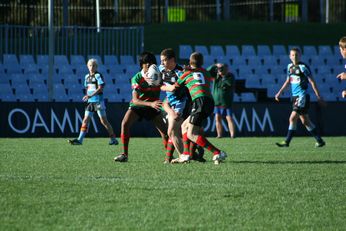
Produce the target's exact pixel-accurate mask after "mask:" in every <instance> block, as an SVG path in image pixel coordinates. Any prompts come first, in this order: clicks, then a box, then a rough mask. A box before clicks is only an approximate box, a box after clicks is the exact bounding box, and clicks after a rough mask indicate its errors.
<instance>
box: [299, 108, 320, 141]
mask: <svg viewBox="0 0 346 231" xmlns="http://www.w3.org/2000/svg"><path fill="white" fill-rule="evenodd" d="M299 118H300V121H301V122H302V124H303V125H304V126H305V128H306V130H308V131H309V132H310V134H311V135H312V136H313V137H315V139H316V141H317V143H316V144H315V146H316V147H323V146H324V145H325V144H326V143H325V142H324V140H323V139H322V138H321V136H320V135H319V134H318V133H317V131H316V126H315V124H313V123H312V122H311V120H310V117H309V115H308V114H302V115H300V116H299Z"/></svg>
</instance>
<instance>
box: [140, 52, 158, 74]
mask: <svg viewBox="0 0 346 231" xmlns="http://www.w3.org/2000/svg"><path fill="white" fill-rule="evenodd" d="M152 64H157V63H156V58H155V55H154V54H153V53H151V52H149V51H144V52H143V53H142V54H140V56H139V66H140V68H141V69H142V70H143V71H144V72H147V71H148V69H149V67H150V65H152Z"/></svg>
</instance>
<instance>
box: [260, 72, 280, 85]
mask: <svg viewBox="0 0 346 231" xmlns="http://www.w3.org/2000/svg"><path fill="white" fill-rule="evenodd" d="M259 78H260V79H261V84H262V86H264V87H267V86H270V85H272V84H276V82H277V80H276V78H275V75H270V74H261V75H259Z"/></svg>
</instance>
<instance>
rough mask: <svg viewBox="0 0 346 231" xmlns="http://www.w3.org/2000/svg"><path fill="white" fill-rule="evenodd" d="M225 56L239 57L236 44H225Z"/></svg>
mask: <svg viewBox="0 0 346 231" xmlns="http://www.w3.org/2000/svg"><path fill="white" fill-rule="evenodd" d="M226 56H227V57H239V56H240V51H239V47H238V46H236V45H227V46H226Z"/></svg>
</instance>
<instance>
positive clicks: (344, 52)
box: [336, 36, 346, 98]
mask: <svg viewBox="0 0 346 231" xmlns="http://www.w3.org/2000/svg"><path fill="white" fill-rule="evenodd" d="M339 48H340V54H341V56H342V58H343V59H346V36H345V37H342V38H341V39H340V41H339ZM345 69H346V65H345ZM336 77H337V78H338V79H341V80H345V79H346V70H345V71H344V72H341V73H340V74H338V75H337V76H336ZM341 95H342V98H346V90H343V91H342V92H341Z"/></svg>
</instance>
